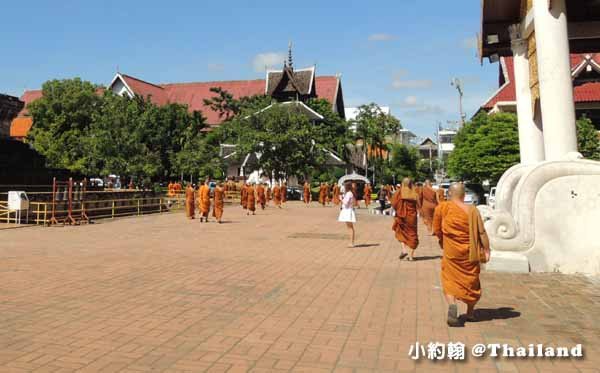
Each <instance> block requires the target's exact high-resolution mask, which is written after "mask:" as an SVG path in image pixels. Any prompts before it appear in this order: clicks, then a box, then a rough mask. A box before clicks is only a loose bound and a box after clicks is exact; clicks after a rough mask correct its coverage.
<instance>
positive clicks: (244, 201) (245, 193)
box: [240, 185, 248, 210]
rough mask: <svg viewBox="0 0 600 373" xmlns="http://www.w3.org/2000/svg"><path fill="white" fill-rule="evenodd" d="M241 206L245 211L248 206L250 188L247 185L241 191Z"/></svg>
mask: <svg viewBox="0 0 600 373" xmlns="http://www.w3.org/2000/svg"><path fill="white" fill-rule="evenodd" d="M240 204H241V205H242V208H243V209H244V210H245V209H246V207H247V205H248V188H247V187H246V186H245V185H244V186H243V187H242V188H241V189H240Z"/></svg>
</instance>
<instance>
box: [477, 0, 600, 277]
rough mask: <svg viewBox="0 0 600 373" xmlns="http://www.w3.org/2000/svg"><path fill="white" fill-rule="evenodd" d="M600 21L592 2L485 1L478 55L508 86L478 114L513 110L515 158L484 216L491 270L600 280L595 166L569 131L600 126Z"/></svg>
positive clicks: (599, 171)
mask: <svg viewBox="0 0 600 373" xmlns="http://www.w3.org/2000/svg"><path fill="white" fill-rule="evenodd" d="M599 22H600V2H598V1H597V0H569V1H567V0H483V2H482V21H481V36H480V39H479V51H480V56H481V58H484V57H486V58H489V60H490V61H491V62H498V61H500V62H501V71H502V74H501V79H504V81H503V82H502V81H501V82H502V85H503V86H504V87H501V89H500V90H499V92H497V94H496V95H495V98H492V99H491V100H490V101H488V103H486V105H484V106H485V107H486V109H489V110H490V111H491V110H498V111H500V110H505V109H509V108H510V107H511V106H512V107H513V109H512V110H514V108H516V113H517V119H518V132H519V151H520V163H519V164H517V165H515V166H513V167H511V168H510V169H508V170H507V171H506V172H505V173H504V174H503V175H502V177H501V178H500V180H499V182H498V185H497V189H496V205H495V207H494V208H493V209H489V208H485V207H484V208H482V209H481V210H482V213H483V215H484V219H485V221H486V222H485V225H486V230H487V232H488V235H489V237H490V243H491V247H492V256H491V260H490V262H489V263H488V264H487V266H486V268H487V269H488V270H498V271H510V272H528V271H532V272H562V273H586V274H599V273H600V242H599V241H598V238H597V234H596V231H597V226H598V221H600V209H599V208H598V206H600V194H598V185H600V162H597V161H593V160H588V159H584V158H583V157H582V155H581V154H580V153H578V151H577V150H578V149H577V131H576V124H575V120H576V115H580V114H582V113H584V112H586V111H587V114H588V115H589V116H590V118H592V120H597V119H596V118H597V117H596V115H597V114H596V113H597V111H596V110H597V101H598V100H597V96H596V94H597V88H596V84H597V78H598V71H599V70H598V61H599V59H598V58H597V55H596V54H595V53H598V52H600V26H599ZM511 82H513V83H511ZM511 84H512V85H513V86H514V95H513V93H512V89H513V88H510V89H509V88H507V87H509V86H510V85H511ZM511 101H513V102H514V104H510V102H511ZM507 102H508V103H509V104H505V103H507ZM596 125H597V123H596Z"/></svg>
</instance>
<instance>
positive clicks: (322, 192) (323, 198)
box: [319, 184, 325, 206]
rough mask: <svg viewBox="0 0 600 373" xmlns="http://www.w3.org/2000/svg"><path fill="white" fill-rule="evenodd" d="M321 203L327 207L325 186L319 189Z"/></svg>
mask: <svg viewBox="0 0 600 373" xmlns="http://www.w3.org/2000/svg"><path fill="white" fill-rule="evenodd" d="M319 203H320V204H322V205H323V206H325V185H323V184H321V186H320V187H319Z"/></svg>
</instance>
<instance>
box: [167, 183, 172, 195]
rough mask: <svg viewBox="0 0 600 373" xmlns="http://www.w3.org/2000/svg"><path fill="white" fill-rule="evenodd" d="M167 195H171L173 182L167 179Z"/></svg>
mask: <svg viewBox="0 0 600 373" xmlns="http://www.w3.org/2000/svg"><path fill="white" fill-rule="evenodd" d="M167 197H173V183H172V182H170V181H169V185H167Z"/></svg>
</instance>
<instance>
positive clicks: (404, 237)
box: [391, 178, 419, 261]
mask: <svg viewBox="0 0 600 373" xmlns="http://www.w3.org/2000/svg"><path fill="white" fill-rule="evenodd" d="M391 203H392V208H393V209H394V210H395V211H396V216H395V217H394V224H393V225H392V230H393V231H394V232H395V233H396V239H397V240H398V241H400V245H401V246H402V252H401V254H400V259H404V258H405V257H406V256H407V255H408V260H409V261H413V260H414V253H415V249H416V248H417V246H419V236H418V234H417V228H418V227H417V209H418V207H419V206H418V195H417V192H416V190H415V188H414V186H413V183H412V180H411V179H409V178H405V179H404V180H402V186H401V187H400V188H399V189H397V190H396V193H394V195H393V196H392V201H391ZM407 248H408V250H407ZM407 251H408V253H407Z"/></svg>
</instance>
